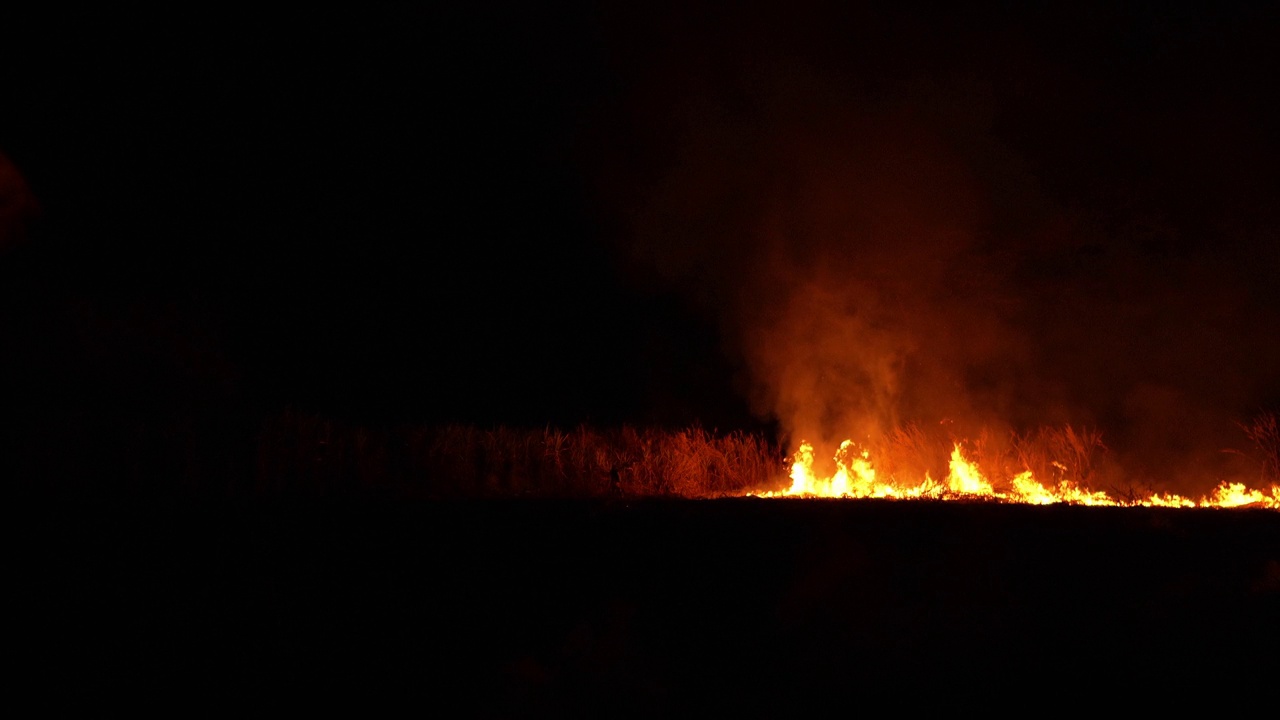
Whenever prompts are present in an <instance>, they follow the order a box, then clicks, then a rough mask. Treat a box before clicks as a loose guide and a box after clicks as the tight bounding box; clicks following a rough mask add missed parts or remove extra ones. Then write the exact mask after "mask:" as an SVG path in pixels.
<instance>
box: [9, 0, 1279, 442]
mask: <svg viewBox="0 0 1280 720" xmlns="http://www.w3.org/2000/svg"><path fill="white" fill-rule="evenodd" d="M607 5H608V6H607V7H602V6H597V5H594V4H590V3H580V4H555V3H553V4H551V5H543V6H540V7H526V6H525V4H522V3H508V4H501V3H500V4H497V5H488V6H486V7H484V8H483V9H458V8H455V9H451V10H438V9H423V8H416V9H406V8H400V9H397V10H383V9H379V10H376V11H375V10H361V11H348V12H338V11H314V12H308V13H299V14H288V15H283V14H280V15H270V14H268V15H263V14H247V15H238V14H225V13H218V12H213V11H210V12H209V13H207V14H198V13H194V12H192V11H187V10H182V11H176V12H174V13H173V14H171V15H167V16H166V15H163V14H162V15H151V14H148V15H142V14H123V15H122V14H119V13H115V12H109V11H91V12H88V13H85V14H79V15H77V14H58V15H53V14H48V15H41V16H31V17H26V18H23V19H22V22H21V23H20V25H21V32H19V33H16V34H17V35H18V36H19V37H18V39H17V41H16V42H14V43H9V42H6V48H5V50H4V65H3V67H4V70H3V73H4V74H3V76H0V77H3V91H4V109H3V113H0V115H2V117H3V119H2V120H0V123H3V124H2V125H0V151H2V152H3V153H4V154H5V155H6V156H7V157H8V158H9V160H10V161H11V163H12V165H13V166H14V167H16V168H17V171H18V172H20V174H21V177H23V178H25V186H26V187H27V188H28V189H29V193H23V192H19V190H18V188H21V187H22V183H21V182H20V181H19V180H18V179H16V178H17V176H16V175H15V174H14V173H13V172H8V171H6V173H5V174H3V175H0V178H3V181H4V182H5V183H7V184H8V185H7V188H9V189H7V190H6V192H7V195H5V197H9V198H19V197H21V198H28V199H27V200H22V201H21V202H19V201H16V200H10V201H9V208H10V209H9V210H6V214H5V215H3V216H0V217H4V218H16V217H21V218H26V219H28V220H30V222H27V221H26V220H23V221H18V220H6V222H7V223H8V225H7V226H6V227H8V228H9V230H7V231H6V232H7V239H6V240H5V246H6V247H9V248H10V249H8V250H6V252H5V255H4V256H2V257H0V276H2V277H3V281H4V283H5V284H6V288H5V296H4V301H5V310H4V311H5V313H6V315H5V322H6V323H7V325H8V327H7V329H6V330H5V332H6V333H7V336H8V338H9V339H10V340H9V341H10V344H11V347H10V350H8V351H7V354H6V356H5V361H6V362H7V363H9V364H10V367H12V368H15V370H13V371H12V372H11V373H10V374H11V375H12V374H14V373H19V374H23V373H25V374H26V376H28V377H30V378H32V379H31V380H30V382H28V381H25V380H24V381H23V382H22V385H23V387H24V388H28V390H26V393H27V395H26V396H25V397H28V402H30V403H32V404H33V405H34V404H38V405H41V406H44V407H50V406H57V407H62V406H66V407H71V408H76V407H80V406H83V405H86V404H94V403H96V404H97V406H125V407H150V406H152V405H154V406H158V407H163V406H165V404H166V403H172V402H175V401H174V400H173V399H172V398H174V397H180V398H187V397H191V398H198V402H199V403H207V404H210V405H218V404H219V403H231V404H237V406H247V407H251V408H272V407H279V406H284V405H287V404H288V405H294V406H297V407H303V408H308V409H314V410H317V411H321V412H329V413H336V414H345V415H350V416H359V417H373V418H397V419H413V420H428V421H440V420H450V421H452V420H459V421H471V422H483V423H491V422H514V423H530V424H541V423H546V422H555V423H576V422H579V421H590V422H596V423H613V422H636V423H667V424H674V425H681V424H687V423H690V422H701V423H702V424H704V425H707V426H717V427H721V428H726V427H759V426H760V424H761V423H764V424H768V423H777V424H778V426H779V427H780V428H781V429H782V430H783V431H784V432H786V433H789V434H792V435H813V436H827V437H836V436H841V435H845V434H859V433H864V432H868V433H869V432H874V431H876V430H877V429H883V428H885V427H888V426H891V425H893V424H895V423H899V422H907V421H917V422H935V421H938V420H939V419H950V420H952V421H955V422H957V423H958V424H959V425H958V426H966V425H969V426H973V427H977V426H978V425H981V424H991V423H995V424H997V425H1001V424H1004V425H1008V426H1010V427H1014V428H1019V427H1033V426H1036V425H1039V424H1052V423H1062V422H1072V423H1082V424H1093V425H1097V426H1100V427H1101V428H1102V429H1103V431H1104V433H1105V435H1106V437H1107V438H1108V439H1109V444H1110V445H1111V446H1112V447H1113V448H1116V447H1123V448H1128V450H1124V451H1122V452H1130V453H1132V454H1133V455H1134V457H1140V458H1146V459H1150V458H1153V457H1158V456H1164V457H1168V458H1175V457H1176V458H1177V461H1178V462H1181V461H1182V459H1184V458H1186V457H1190V456H1196V457H1199V456H1207V455H1210V454H1214V453H1219V451H1220V450H1221V448H1222V447H1223V445H1222V443H1223V442H1228V440H1227V437H1228V436H1229V435H1230V433H1232V432H1236V430H1235V428H1234V425H1233V423H1234V422H1235V421H1236V420H1238V419H1244V418H1247V417H1249V416H1250V414H1251V413H1255V412H1258V411H1259V410H1261V409H1266V408H1275V407H1276V406H1277V405H1278V404H1280V371H1278V370H1277V368H1278V367H1280V341H1277V339H1276V338H1277V336H1280V250H1278V249H1277V248H1278V246H1280V243H1278V242H1277V239H1278V238H1277V233H1278V232H1280V207H1278V204H1277V198H1278V197H1280V193H1278V191H1280V187H1278V184H1280V183H1278V182H1277V177H1278V175H1277V172H1276V168H1277V167H1280V152H1278V148H1277V140H1276V132H1275V130H1276V128H1277V127H1280V113H1278V112H1277V101H1276V97H1275V92H1274V89H1273V88H1274V86H1275V85H1276V84H1277V83H1276V77H1275V75H1276V73H1275V66H1276V64H1277V63H1276V62H1275V60H1276V58H1275V52H1274V51H1273V50H1272V45H1273V39H1274V37H1275V33H1276V31H1277V30H1278V29H1280V23H1278V22H1277V11H1276V10H1275V9H1274V6H1273V5H1272V4H1267V3H1241V2H1227V3H1215V4H1212V5H1210V4H1207V3H1202V4H1185V3H1123V2H1122V3H1116V2H1108V3H1101V2H1098V3H1092V2H1085V3H1012V2H1011V3H966V4H965V7H964V8H950V9H944V8H947V7H948V6H947V5H946V4H939V6H937V7H935V6H931V5H930V6H921V5H911V4H907V5H904V4H902V3H861V4H860V3H836V2H832V3H814V2H798V3H794V2H791V3H764V4H756V5H751V6H746V7H738V6H735V7H733V8H731V9H727V8H719V7H708V6H703V5H702V4H697V3H695V4H690V3H636V4H634V6H633V7H630V8H625V7H624V8H618V7H617V6H616V4H607ZM18 26H19V24H15V25H14V27H18ZM32 197H34V198H35V200H30V199H29V198H32ZM36 202H38V207H39V210H38V215H37V213H36V211H35V210H30V212H28V211H27V210H23V211H22V212H18V211H16V210H14V209H13V208H16V207H18V205H19V204H21V205H22V207H23V208H28V209H31V208H35V207H36V205H35V203H36ZM31 218H35V219H33V220H32V219H31ZM22 227H26V228H30V230H29V231H28V232H22V231H21V230H20V229H14V228H22ZM18 237H25V238H27V239H26V241H24V242H23V243H21V244H19V243H18V242H17V240H15V239H14V238H18ZM14 348H20V349H14ZM31 388H35V389H31ZM184 402H185V401H184ZM192 402H197V401H192ZM1193 446H1194V447H1195V448H1197V450H1195V452H1192V451H1191V450H1188V448H1191V447H1193ZM1152 462H1155V463H1156V464H1158V461H1152ZM1165 462H1166V463H1172V462H1173V460H1167V461H1165ZM1152 467H1155V466H1154V465H1152Z"/></svg>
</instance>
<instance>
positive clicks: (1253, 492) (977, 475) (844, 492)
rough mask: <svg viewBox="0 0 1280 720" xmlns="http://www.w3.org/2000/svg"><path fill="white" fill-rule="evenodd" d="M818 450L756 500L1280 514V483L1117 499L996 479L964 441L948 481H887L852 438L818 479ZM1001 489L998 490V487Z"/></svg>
mask: <svg viewBox="0 0 1280 720" xmlns="http://www.w3.org/2000/svg"><path fill="white" fill-rule="evenodd" d="M814 453H815V451H814V447H813V445H812V444H811V443H809V442H801V443H800V447H799V448H798V449H797V450H796V452H795V454H794V455H793V456H792V464H791V475H790V477H791V486H790V487H789V488H787V489H786V490H784V491H781V492H774V491H766V492H752V493H748V495H753V496H756V497H814V498H824V497H825V498H889V499H900V500H911V499H938V500H961V499H986V500H992V501H998V502H1010V503H1022V504H1029V505H1053V504H1057V503H1066V504H1070V505H1091V506H1118V505H1124V506H1134V505H1141V506H1144V507H1176V508H1184V507H1213V508H1234V507H1256V508H1268V509H1273V510H1280V485H1275V486H1272V487H1271V488H1270V489H1269V491H1267V492H1264V491H1262V490H1257V489H1250V488H1248V487H1246V486H1245V485H1244V484H1243V483H1238V482H1225V481H1224V482H1223V483H1222V484H1221V485H1219V486H1218V487H1217V488H1216V489H1215V490H1214V491H1213V494H1212V495H1209V496H1206V497H1203V498H1201V499H1200V500H1199V501H1195V500H1192V499H1190V498H1187V497H1183V496H1181V495H1171V494H1159V493H1152V494H1150V495H1148V496H1145V497H1128V498H1125V499H1123V500H1121V499H1117V498H1113V497H1111V496H1110V495H1108V494H1107V492H1106V491H1104V490H1089V489H1086V488H1085V487H1082V486H1081V485H1080V483H1079V482H1078V481H1076V480H1075V479H1072V478H1070V477H1064V478H1063V479H1061V480H1060V481H1059V482H1058V483H1057V484H1056V485H1052V486H1046V485H1045V484H1043V483H1042V482H1040V481H1039V480H1037V479H1036V478H1035V475H1034V473H1033V472H1032V471H1031V470H1030V469H1026V470H1023V471H1022V472H1020V473H1017V474H1016V475H1013V476H1012V477H1009V478H1007V479H1003V480H1002V479H1000V478H997V479H996V480H995V481H992V480H991V479H989V478H988V476H987V475H986V474H984V472H983V470H982V469H981V468H979V467H978V463H977V462H975V461H974V460H972V459H970V458H968V457H966V456H965V452H964V446H963V444H962V443H960V442H956V443H954V444H953V446H952V449H951V457H950V460H949V462H948V465H947V467H948V472H947V477H946V481H945V482H944V483H939V482H937V481H935V480H934V479H933V478H932V477H931V476H930V475H929V473H928V472H925V474H924V478H923V479H921V480H919V481H916V482H912V481H911V480H910V479H903V478H898V477H884V476H883V474H880V473H878V472H877V469H876V467H875V464H874V462H873V461H872V457H871V452H870V451H869V450H867V449H866V448H863V447H860V446H859V445H858V444H856V443H854V442H853V441H852V440H845V441H844V442H842V443H840V447H839V449H837V450H836V452H835V454H834V456H833V457H832V459H833V460H834V461H835V466H836V470H835V472H834V473H832V475H831V476H830V477H827V478H822V477H819V476H818V475H817V474H816V473H815V472H814V469H813V465H814V457H815V454H814ZM1050 465H1051V466H1052V467H1053V468H1054V469H1055V470H1056V471H1057V472H1061V473H1062V474H1063V475H1069V474H1070V469H1069V468H1068V466H1067V465H1066V464H1064V463H1062V462H1059V461H1053V462H1051V463H1050ZM997 488H999V489H997Z"/></svg>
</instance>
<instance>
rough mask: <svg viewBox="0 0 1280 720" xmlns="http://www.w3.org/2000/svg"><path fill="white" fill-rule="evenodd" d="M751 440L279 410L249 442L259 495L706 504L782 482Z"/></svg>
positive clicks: (701, 433) (779, 464) (772, 454)
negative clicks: (255, 444)
mask: <svg viewBox="0 0 1280 720" xmlns="http://www.w3.org/2000/svg"><path fill="white" fill-rule="evenodd" d="M785 475H786V468H785V461H784V458H783V453H782V451H781V450H780V449H779V448H778V447H776V446H775V445H774V444H773V443H771V442H769V441H768V440H766V439H764V438H763V437H760V436H757V435H751V434H748V433H743V432H732V433H715V432H710V431H707V430H703V429H700V428H692V429H685V430H677V431H669V430H659V429H641V428H634V427H621V428H615V429H593V428H589V427H586V426H579V427H576V428H574V429H572V430H564V429H561V428H553V427H546V428H540V429H526V428H510V427H494V428H488V429H485V428H479V427H476V426H471V425H443V426H431V427H428V426H412V427H402V426H397V427H383V428H366V427H357V426H353V425H348V424H344V423H341V422H338V421H334V420H329V419H325V418H321V417H317V416H313V415H308V414H304V413H296V412H286V413H284V414H282V415H281V416H279V417H277V418H275V419H273V420H272V421H270V422H268V423H267V424H266V425H265V426H264V428H263V431H262V434H261V436H260V437H259V450H258V471H257V484H256V489H257V491H258V492H259V493H262V494H307V495H316V496H331V495H343V494H348V493H352V492H368V491H373V492H384V493H389V494H395V495H402V496H416V497H427V498H449V497H456V498H463V497H465V498H499V497H608V496H617V497H642V496H679V497H716V496H723V495H741V494H743V493H745V492H747V491H748V490H752V489H756V488H760V487H766V486H770V485H777V484H779V483H781V482H782V479H783V478H785Z"/></svg>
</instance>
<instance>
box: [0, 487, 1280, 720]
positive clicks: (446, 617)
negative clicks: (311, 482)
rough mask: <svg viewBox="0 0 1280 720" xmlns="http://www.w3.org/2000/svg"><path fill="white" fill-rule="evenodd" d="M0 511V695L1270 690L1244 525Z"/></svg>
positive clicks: (1187, 515) (1278, 548)
mask: <svg viewBox="0 0 1280 720" xmlns="http://www.w3.org/2000/svg"><path fill="white" fill-rule="evenodd" d="M15 510H17V514H18V515H20V517H16V518H14V519H13V521H12V524H13V526H14V527H15V528H16V529H17V532H16V533H15V536H14V540H13V543H14V544H13V545H11V547H13V548H14V549H15V550H16V552H15V553H14V554H15V556H16V559H15V563H14V565H13V567H14V568H15V571H14V574H12V575H11V576H10V577H11V578H12V579H13V580H14V581H13V582H11V583H9V588H10V590H9V593H10V595H11V597H12V596H16V597H17V598H18V602H17V603H16V604H15V605H14V608H15V609H14V610H11V611H10V612H11V615H10V617H11V622H12V623H13V625H14V627H16V629H17V632H16V638H17V642H16V644H15V645H12V646H11V649H12V651H13V653H14V654H13V655H12V656H11V657H16V658H18V659H19V662H18V663H17V665H18V669H17V676H16V680H17V682H16V683H15V684H14V687H17V688H20V689H23V690H27V691H33V692H36V693H38V694H39V695H40V696H41V697H42V698H43V699H44V700H46V701H55V702H57V701H61V700H67V699H85V700H89V701H91V702H94V703H98V702H101V701H102V699H103V697H104V696H102V695H101V694H100V693H103V692H105V693H108V694H109V696H110V697H113V698H125V699H132V700H135V701H142V702H143V703H144V704H145V703H146V702H150V701H156V700H157V699H158V698H160V697H178V698H181V699H183V701H184V702H189V703H190V704H191V705H192V706H194V707H205V706H207V705H211V704H221V703H232V704H237V703H240V702H245V701H247V698H256V697H258V696H260V695H261V694H264V693H266V694H271V695H275V696H277V697H278V698H279V699H281V700H283V701H285V702H288V703H290V704H297V703H302V704H317V705H323V704H327V703H329V702H331V701H332V700H333V699H336V698H348V699H351V698H357V699H359V698H363V699H365V700H371V701H375V702H382V701H386V700H389V699H391V698H397V699H408V700H411V701H414V702H417V703H420V704H421V706H423V707H425V708H433V709H443V710H448V714H481V715H500V716H501V715H513V714H515V715H519V714H538V715H540V714H554V715H562V714H565V713H578V712H581V713H584V714H591V715H596V714H606V715H612V714H637V715H645V716H648V715H654V714H659V715H660V714H669V713H673V712H679V713H681V714H683V713H685V712H688V711H691V710H694V709H698V710H706V711H712V712H715V713H717V714H719V713H721V712H730V711H738V712H745V713H746V714H772V713H773V712H775V711H779V712H789V711H790V710H793V709H794V708H795V707H796V703H806V702H817V701H826V700H829V699H832V698H835V699H840V698H844V699H846V700H848V701H850V702H853V703H863V702H865V701H866V699H867V698H869V697H873V696H875V695H878V694H880V693H891V694H893V696H894V697H895V698H896V699H897V701H898V702H899V703H903V702H905V703H907V704H908V705H914V704H919V703H925V702H930V701H936V700H944V699H945V700H946V701H948V702H952V701H955V700H956V699H957V698H961V697H964V698H986V699H991V698H999V697H1009V694H1010V693H1014V697H1017V696H1018V693H1019V692H1020V691H1019V690H1018V688H1019V687H1022V686H1023V685H1022V684H1023V683H1028V682H1029V683H1030V685H1027V686H1026V687H1030V688H1033V689H1034V691H1035V693H1036V694H1037V695H1038V696H1040V697H1043V698H1051V699H1054V701H1055V702H1057V701H1058V700H1066V699H1071V698H1077V699H1079V698H1092V697H1095V696H1099V694H1106V693H1114V692H1116V691H1120V692H1127V693H1130V694H1132V695H1135V696H1137V695H1143V694H1145V693H1147V692H1164V691H1167V690H1172V691H1174V692H1175V693H1176V694H1177V696H1178V697H1183V696H1186V695H1187V694H1188V693H1195V692H1196V691H1203V692H1205V693H1208V694H1215V693H1216V692H1217V691H1218V690H1219V689H1225V688H1228V687H1232V688H1235V689H1236V690H1243V691H1247V692H1257V691H1261V689H1262V688H1264V687H1267V686H1265V685H1259V684H1257V683H1262V682H1270V683H1274V679H1275V677H1276V676H1277V662H1278V661H1277V659H1276V658H1277V649H1278V647H1280V646H1278V645H1277V638H1278V636H1280V629H1278V626H1280V621H1278V619H1277V618H1278V617H1280V616H1278V615H1277V608H1278V607H1280V513H1275V512H1269V511H1260V510H1258V511H1248V510H1244V511H1221V510H1161V509H1116V508H1079V507H1026V506H1003V505H990V504H974V505H965V504H934V503H892V502H866V501H777V500H758V499H738V500H714V501H638V502H621V501H618V502H608V503H606V502H600V501H581V502H566V501H536V502H535V501H510V502H452V503H418V504H392V503H388V502H364V501H361V502H350V503H337V502H334V503H327V504H326V503H291V504H285V503H280V504H265V503H258V504H227V503H215V504H200V505H197V504H192V503H189V502H150V503H139V502H133V503H128V504H124V503H118V504H112V503H92V504H90V503H75V502H60V503H51V502H44V503H33V504H31V505H28V506H22V507H18V508H15ZM1224 683H1226V684H1225V685H1224ZM1265 692H1270V690H1267V691H1265ZM957 693H959V694H957Z"/></svg>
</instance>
